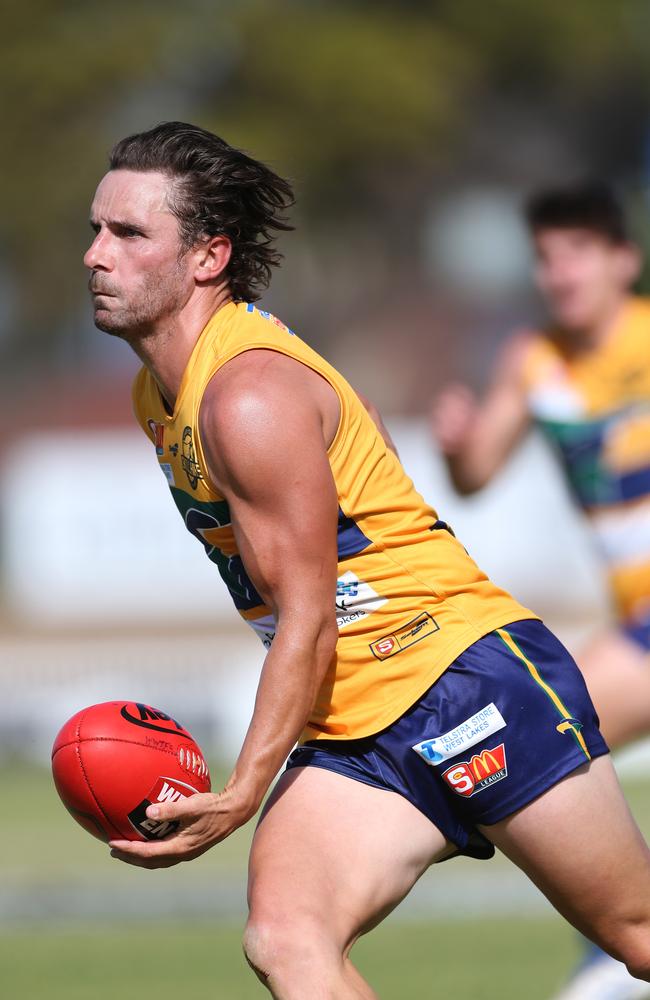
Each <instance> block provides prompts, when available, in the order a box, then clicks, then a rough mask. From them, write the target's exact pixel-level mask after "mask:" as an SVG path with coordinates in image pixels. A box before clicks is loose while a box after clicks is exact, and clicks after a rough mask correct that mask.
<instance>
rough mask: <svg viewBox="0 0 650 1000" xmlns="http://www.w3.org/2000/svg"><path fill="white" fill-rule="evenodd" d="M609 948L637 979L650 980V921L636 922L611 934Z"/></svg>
mask: <svg viewBox="0 0 650 1000" xmlns="http://www.w3.org/2000/svg"><path fill="white" fill-rule="evenodd" d="M608 937H609V936H608ZM607 944H609V948H608V950H609V951H610V954H612V955H613V956H614V958H618V959H619V961H621V962H624V963H625V965H626V966H627V969H628V972H629V973H630V975H631V976H634V978H635V979H642V980H645V981H646V982H650V922H648V921H641V922H639V923H637V922H634V923H632V924H629V925H627V926H625V927H623V928H622V929H621V931H620V932H619V933H618V934H616V933H614V934H613V935H611V937H610V939H609V941H608V942H607Z"/></svg>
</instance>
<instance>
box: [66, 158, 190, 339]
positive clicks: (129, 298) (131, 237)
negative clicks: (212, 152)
mask: <svg viewBox="0 0 650 1000" xmlns="http://www.w3.org/2000/svg"><path fill="white" fill-rule="evenodd" d="M171 183H172V181H171V179H170V178H169V177H167V176H166V175H165V174H162V173H159V172H157V171H156V172H153V171H152V172H139V171H132V170H112V171H111V172H110V173H108V174H106V176H105V177H104V178H103V180H102V181H101V182H100V185H99V187H98V188H97V191H96V193H95V198H94V200H93V203H92V208H91V210H90V224H91V227H92V229H93V231H94V233H95V238H94V240H93V242H92V244H91V246H90V248H89V249H88V251H87V253H86V256H85V257H84V263H85V265H86V267H87V268H89V269H90V279H89V282H88V288H89V289H90V293H91V296H92V300H93V307H94V310H95V326H97V327H99V329H100V330H105V331H106V332H107V333H111V334H114V335H116V336H120V337H124V338H126V339H130V338H133V337H137V336H138V335H142V334H145V333H148V332H150V331H152V330H153V329H155V327H156V326H157V325H159V324H160V323H164V322H165V321H166V320H167V319H169V318H170V317H172V316H174V315H175V314H178V313H179V312H180V310H181V309H182V308H183V306H184V305H185V304H186V302H187V301H188V299H189V297H190V295H191V294H192V291H193V288H194V282H193V277H192V271H191V265H192V261H191V254H190V255H186V254H184V253H183V248H182V245H181V240H180V236H179V231H178V222H177V220H176V218H175V216H174V215H173V214H172V212H171V211H170V209H169V205H168V199H167V194H168V191H169V186H170V184H171Z"/></svg>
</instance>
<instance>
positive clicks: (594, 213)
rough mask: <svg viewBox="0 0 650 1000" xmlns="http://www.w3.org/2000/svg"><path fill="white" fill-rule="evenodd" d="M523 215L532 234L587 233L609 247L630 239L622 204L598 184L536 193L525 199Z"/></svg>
mask: <svg viewBox="0 0 650 1000" xmlns="http://www.w3.org/2000/svg"><path fill="white" fill-rule="evenodd" d="M525 215H526V221H527V222H528V226H529V228H530V229H531V231H532V232H533V233H536V232H538V231H539V230H541V229H587V230H590V231H591V232H593V233H597V234H598V235H599V236H603V237H605V239H606V240H609V241H610V242H611V243H627V242H628V239H629V237H628V232H627V225H626V220H625V212H624V210H623V206H622V204H621V201H620V200H619V198H618V196H617V194H616V192H615V190H614V189H613V187H611V186H610V185H609V184H607V183H605V182H604V181H601V180H592V179H587V180H583V181H581V182H579V183H577V184H571V185H567V186H565V187H557V188H546V189H545V190H542V191H537V192H536V193H535V194H533V195H532V196H531V197H530V198H529V199H528V202H527V203H526V206H525Z"/></svg>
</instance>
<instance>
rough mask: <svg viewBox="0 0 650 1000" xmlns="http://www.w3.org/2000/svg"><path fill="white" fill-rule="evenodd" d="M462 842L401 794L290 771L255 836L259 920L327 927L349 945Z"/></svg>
mask: <svg viewBox="0 0 650 1000" xmlns="http://www.w3.org/2000/svg"><path fill="white" fill-rule="evenodd" d="M454 849H455V848H454V846H453V845H452V844H450V843H449V841H447V840H446V839H445V837H444V836H443V835H442V834H441V833H440V831H439V830H438V829H437V828H436V827H435V826H434V825H433V823H431V821H430V820H429V819H427V817H426V816H424V814H423V813H421V812H420V811H419V810H418V809H416V808H415V806H413V805H412V804H411V803H410V802H408V801H407V800H406V799H405V798H403V797H402V796H401V795H398V794H397V793H396V792H391V791H387V790H384V789H380V788H376V787H373V786H371V785H367V784H364V783H363V782H360V781H356V780H354V779H352V778H349V777H346V776H344V775H341V774H337V773H335V772H333V771H328V770H326V769H323V768H319V767H302V768H301V767H298V768H294V769H293V770H291V771H288V772H286V773H285V774H284V775H283V776H282V777H281V778H280V781H279V782H278V785H277V786H276V788H275V791H274V792H273V795H272V797H271V799H270V801H269V803H268V805H267V807H266V809H265V811H264V813H263V815H262V819H261V821H260V823H259V826H258V828H257V831H256V833H255V837H254V840H253V845H252V848H251V856H250V865H249V906H250V911H251V923H252V924H258V925H259V924H261V925H265V926H268V924H269V922H271V923H275V924H280V923H285V924H286V923H287V922H289V923H291V924H292V925H295V924H303V925H305V926H307V925H310V926H312V927H313V926H318V927H319V928H320V930H321V932H322V933H323V934H325V935H327V936H328V938H329V941H330V942H331V943H332V944H333V945H335V946H336V947H337V948H339V949H340V950H341V951H342V952H345V950H346V949H347V948H348V947H349V946H351V944H352V943H353V942H354V940H355V938H356V937H358V936H359V934H361V933H363V932H365V931H366V930H369V929H370V928H371V927H372V926H374V925H375V924H376V923H378V922H379V921H380V920H381V919H382V918H383V917H384V916H385V915H386V914H387V913H389V912H390V910H392V909H393V908H394V907H395V906H396V905H397V903H399V902H400V900H401V899H403V898H404V896H405V895H406V894H407V893H408V891H409V889H410V888H411V887H412V885H413V884H414V882H415V881H416V880H417V879H418V878H419V876H420V875H421V874H422V872H423V871H424V870H425V869H426V868H427V867H428V866H429V865H430V864H432V862H434V861H436V860H439V859H440V858H442V857H444V856H445V855H447V854H449V853H451V852H452V851H453V850H454Z"/></svg>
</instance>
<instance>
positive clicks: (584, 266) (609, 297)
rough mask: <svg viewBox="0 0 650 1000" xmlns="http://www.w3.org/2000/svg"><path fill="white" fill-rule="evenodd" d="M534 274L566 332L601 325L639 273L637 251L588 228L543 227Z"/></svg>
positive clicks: (536, 249)
mask: <svg viewBox="0 0 650 1000" xmlns="http://www.w3.org/2000/svg"><path fill="white" fill-rule="evenodd" d="M534 243H535V252H536V258H537V261H536V267H535V279H536V283H537V287H538V288H539V290H540V291H541V293H542V295H543V297H544V300H545V302H546V305H547V307H548V309H549V312H550V314H551V317H552V319H553V320H554V322H556V323H557V324H558V325H559V326H560V327H562V329H564V330H566V331H567V332H569V333H571V332H583V331H588V330H590V329H596V328H597V327H598V325H599V324H601V323H602V321H603V319H604V318H606V317H608V316H609V315H610V314H611V312H612V309H613V308H615V307H616V304H617V302H618V301H620V299H621V298H622V296H624V295H625V293H626V292H627V291H628V289H629V287H630V285H631V284H632V282H633V281H634V279H635V278H636V276H637V270H638V256H637V253H636V251H635V249H634V248H633V247H632V246H629V245H627V244H618V243H612V242H611V241H610V240H608V239H606V237H604V236H600V235H599V234H598V233H594V232H591V231H590V230H587V229H544V230H539V231H538V232H537V233H536V234H535V237H534Z"/></svg>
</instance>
